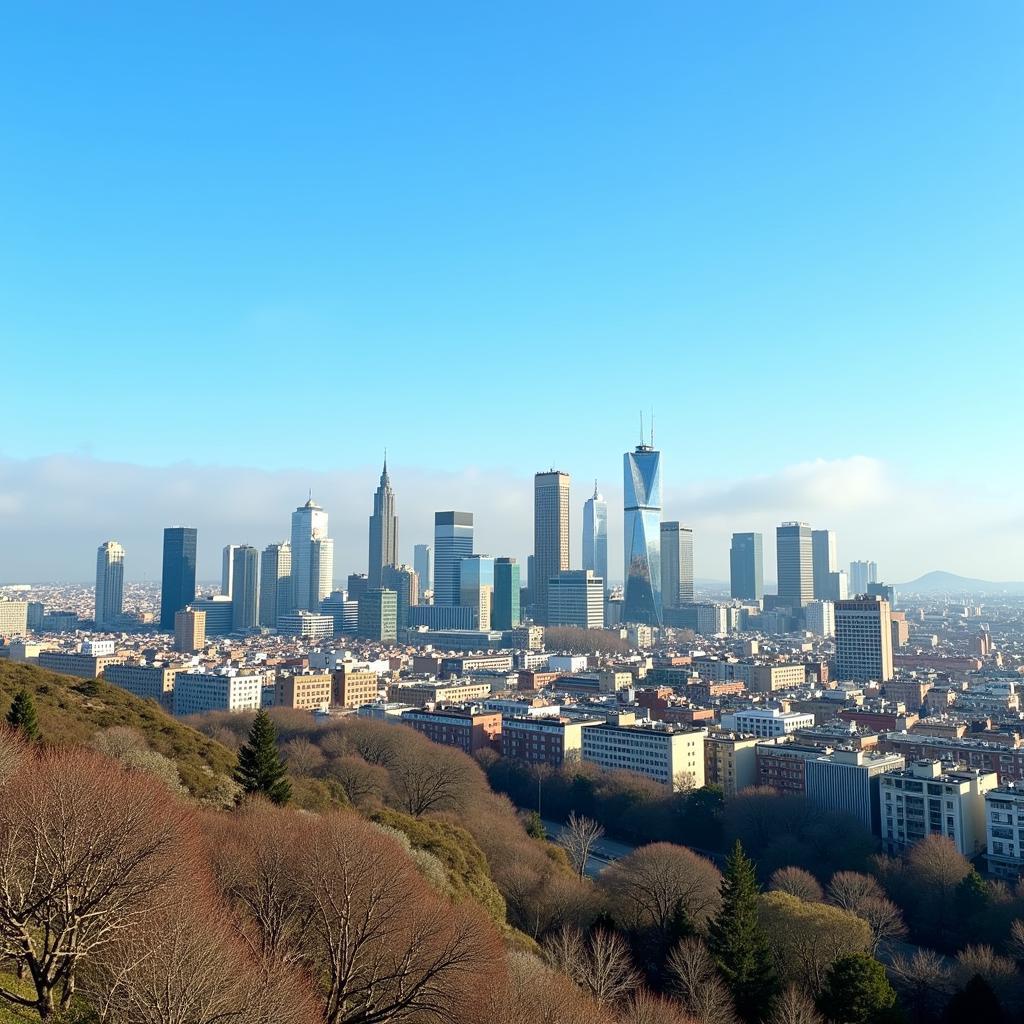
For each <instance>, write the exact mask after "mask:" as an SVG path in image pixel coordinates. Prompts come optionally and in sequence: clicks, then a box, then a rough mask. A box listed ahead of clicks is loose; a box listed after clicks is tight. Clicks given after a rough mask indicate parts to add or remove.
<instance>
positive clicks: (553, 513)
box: [530, 469, 569, 623]
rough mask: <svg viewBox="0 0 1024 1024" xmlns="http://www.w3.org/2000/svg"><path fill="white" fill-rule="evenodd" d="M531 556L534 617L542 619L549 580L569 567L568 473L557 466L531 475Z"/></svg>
mask: <svg viewBox="0 0 1024 1024" xmlns="http://www.w3.org/2000/svg"><path fill="white" fill-rule="evenodd" d="M533 558H534V563H533V564H534V568H535V570H536V572H537V579H538V585H537V587H536V592H535V593H531V594H530V599H531V601H532V602H533V608H534V613H535V617H536V619H537V621H538V622H541V623H543V622H546V621H547V608H548V582H549V581H550V580H551V579H553V578H554V577H555V576H557V575H558V574H559V573H560V572H563V571H564V570H566V569H568V568H569V474H568V473H563V472H561V471H560V470H557V469H551V470H548V471H547V472H545V473H537V474H535V475H534V478H533Z"/></svg>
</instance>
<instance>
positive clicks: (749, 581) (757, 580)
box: [729, 533, 764, 601]
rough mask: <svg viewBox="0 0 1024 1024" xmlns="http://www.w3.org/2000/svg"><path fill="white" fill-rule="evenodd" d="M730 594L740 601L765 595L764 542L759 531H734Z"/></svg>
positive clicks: (730, 558)
mask: <svg viewBox="0 0 1024 1024" xmlns="http://www.w3.org/2000/svg"><path fill="white" fill-rule="evenodd" d="M729 579H730V590H729V592H730V594H732V596H733V597H734V598H736V600H738V601H760V600H761V598H763V597H764V544H763V539H762V537H761V534H759V533H734V534H733V535H732V547H731V548H730V549H729Z"/></svg>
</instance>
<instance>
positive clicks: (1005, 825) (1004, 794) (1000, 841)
mask: <svg viewBox="0 0 1024 1024" xmlns="http://www.w3.org/2000/svg"><path fill="white" fill-rule="evenodd" d="M985 838H986V840H987V843H986V847H987V853H986V860H987V861H988V869H989V871H991V872H992V874H993V875H999V876H1000V877H1002V878H1017V877H1018V876H1019V875H1020V874H1021V873H1022V872H1024V786H1022V787H1018V786H1016V785H1015V784H1014V783H1012V782H1011V783H1009V784H1007V785H1005V786H997V787H995V788H994V789H990V790H989V791H988V792H987V793H986V794H985Z"/></svg>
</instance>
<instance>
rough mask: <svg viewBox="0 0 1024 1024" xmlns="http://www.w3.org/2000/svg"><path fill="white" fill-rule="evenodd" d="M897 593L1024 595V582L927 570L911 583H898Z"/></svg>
mask: <svg viewBox="0 0 1024 1024" xmlns="http://www.w3.org/2000/svg"><path fill="white" fill-rule="evenodd" d="M895 586H896V592H897V593H904V594H1019V595H1024V583H1022V582H1006V583H997V582H993V581H992V580H975V579H971V578H970V577H969V576H957V575H956V573H952V572H941V571H938V570H936V571H935V572H926V573H925V574H924V575H923V576H918V578H917V579H916V580H911V581H910V582H909V583H897V584H896V585H895Z"/></svg>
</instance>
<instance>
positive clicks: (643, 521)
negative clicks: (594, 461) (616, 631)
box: [622, 444, 662, 626]
mask: <svg viewBox="0 0 1024 1024" xmlns="http://www.w3.org/2000/svg"><path fill="white" fill-rule="evenodd" d="M622 463H623V491H624V513H625V519H624V530H623V540H624V543H625V565H624V571H625V580H626V585H625V593H624V595H623V596H624V601H625V603H624V605H623V609H622V614H623V617H624V619H625V621H626V622H635V623H646V624H647V625H649V626H660V625H661V608H662V605H661V452H659V451H657V450H656V449H655V448H654V447H653V446H652V445H648V444H639V445H637V447H636V448H635V449H634V450H633V451H632V452H626V454H625V455H623V457H622Z"/></svg>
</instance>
